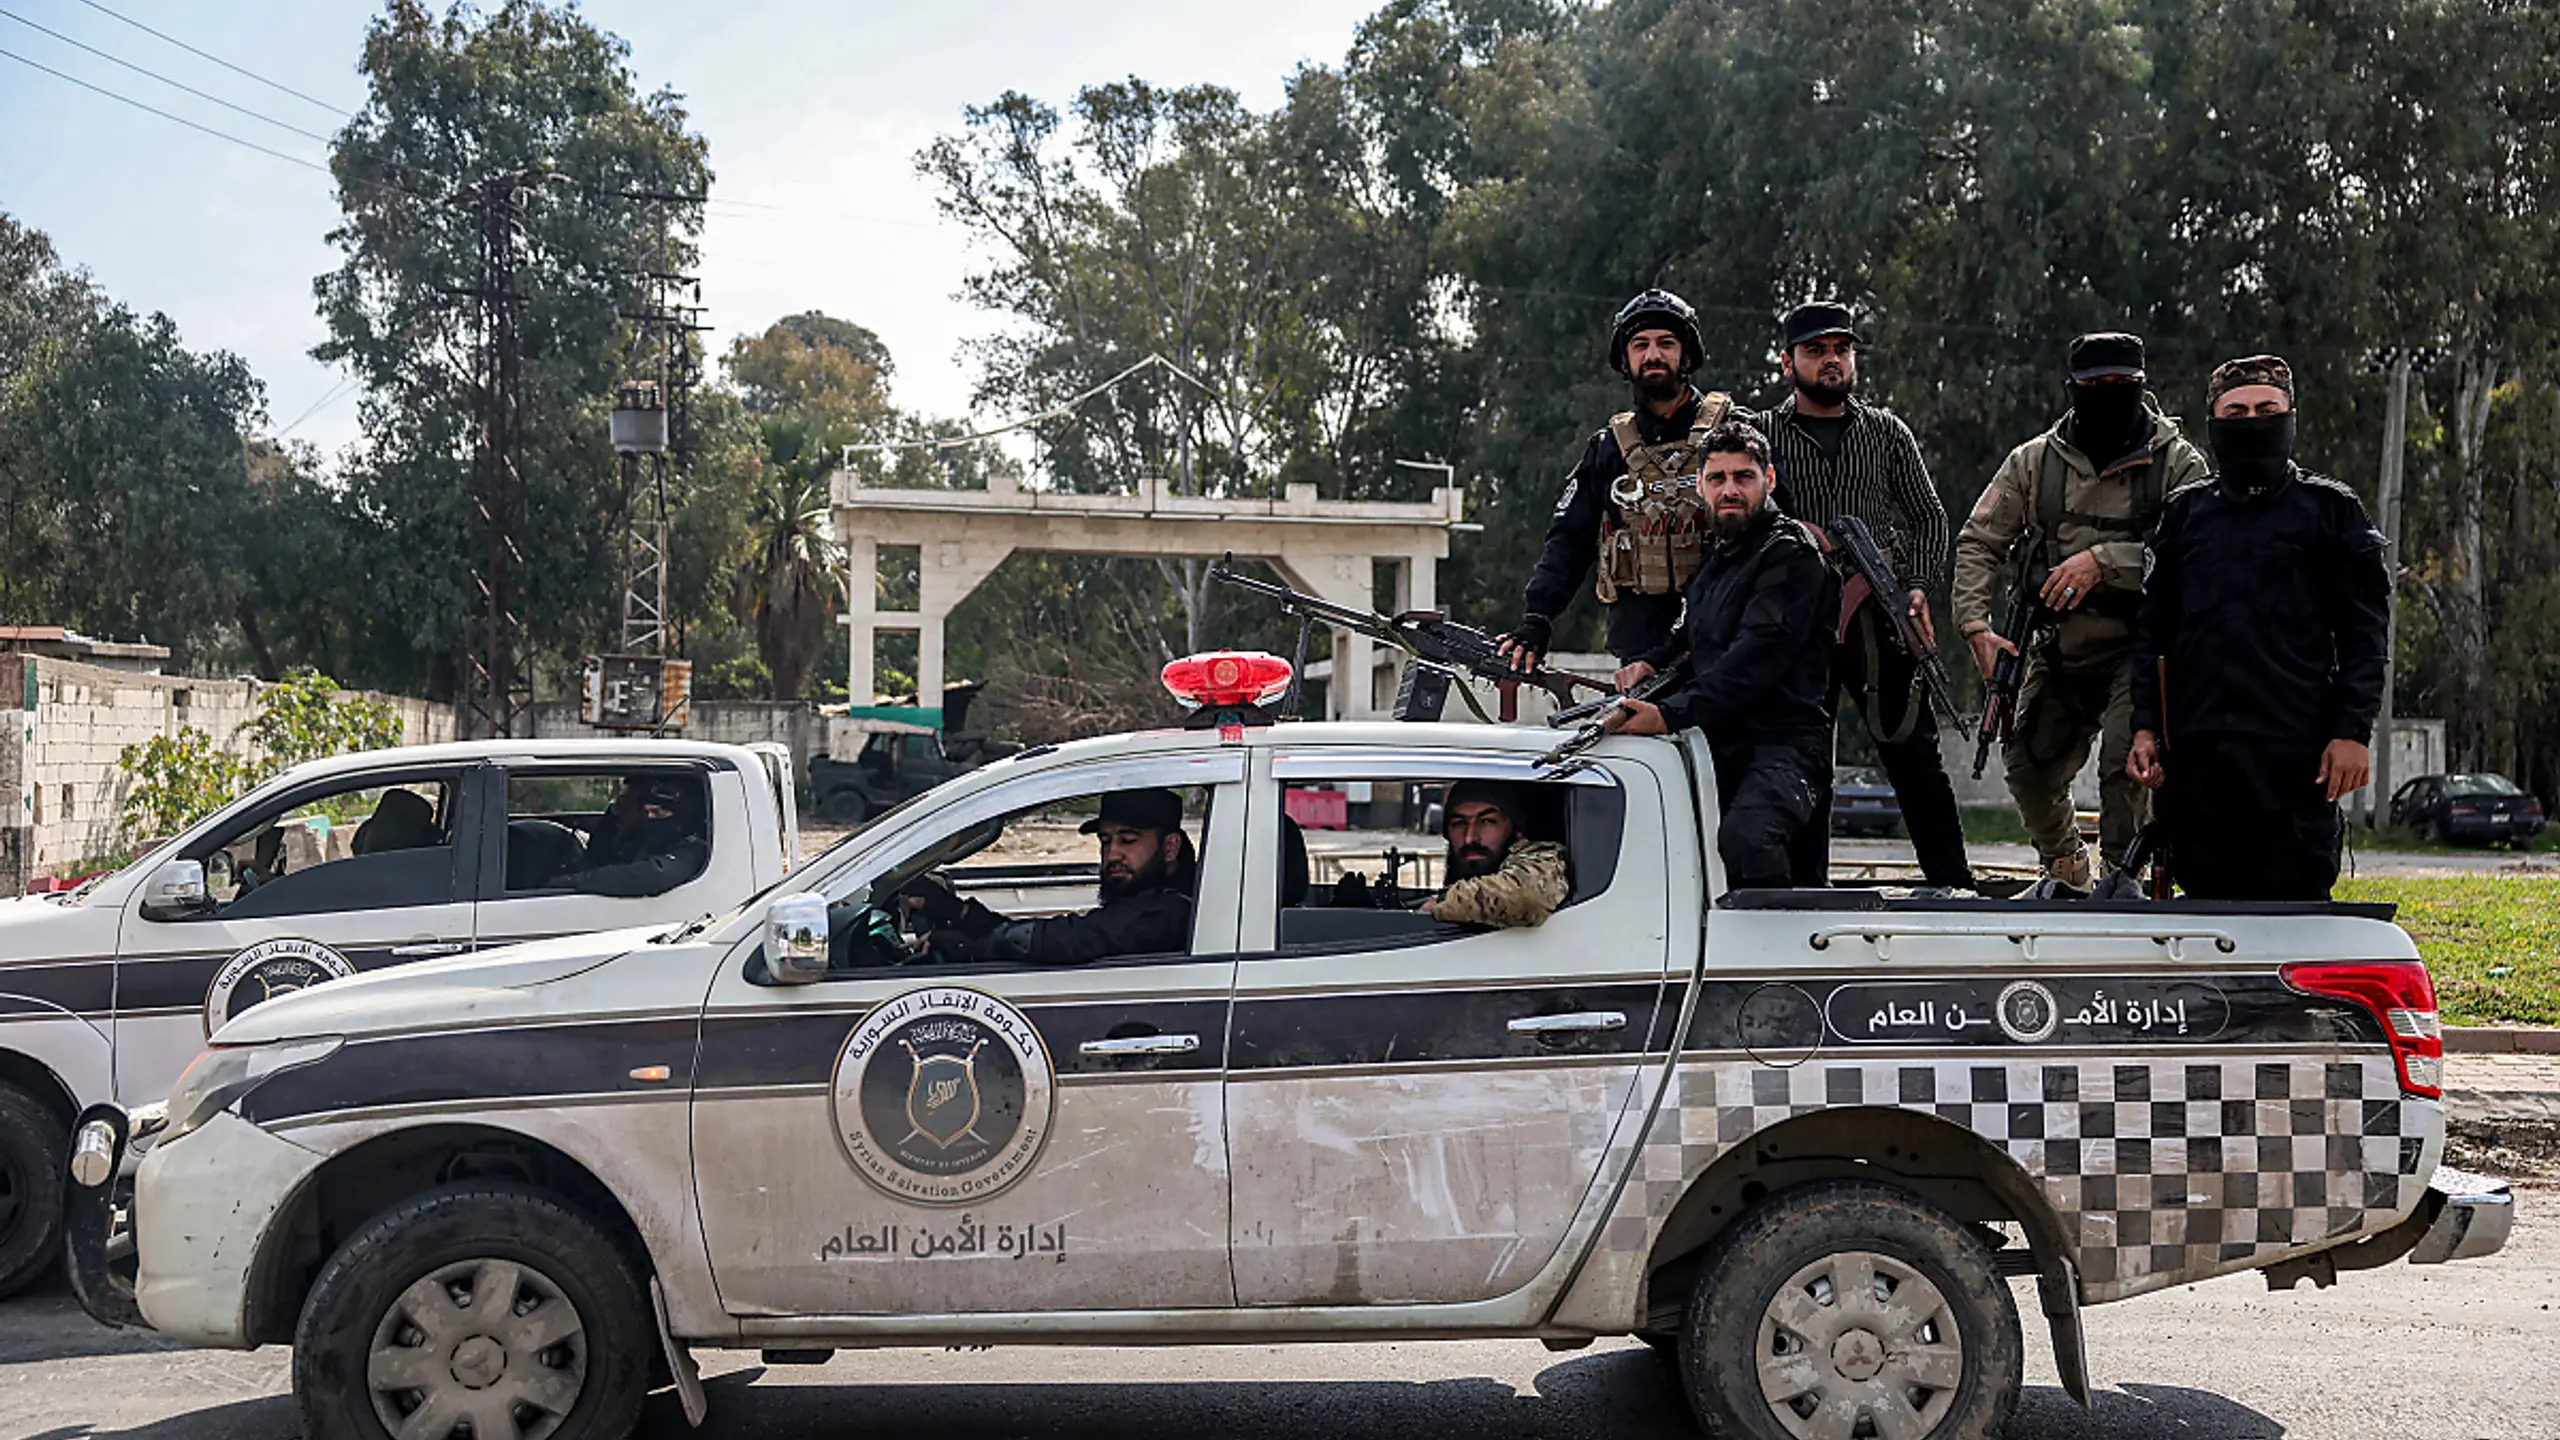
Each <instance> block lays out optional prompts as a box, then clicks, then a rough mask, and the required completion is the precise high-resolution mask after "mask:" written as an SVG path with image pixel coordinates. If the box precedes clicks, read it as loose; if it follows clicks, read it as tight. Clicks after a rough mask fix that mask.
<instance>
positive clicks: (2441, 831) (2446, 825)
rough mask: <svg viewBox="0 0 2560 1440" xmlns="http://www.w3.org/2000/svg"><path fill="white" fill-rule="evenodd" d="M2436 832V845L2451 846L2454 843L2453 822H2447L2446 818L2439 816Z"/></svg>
mask: <svg viewBox="0 0 2560 1440" xmlns="http://www.w3.org/2000/svg"><path fill="white" fill-rule="evenodd" d="M2435 832H2436V843H2437V844H2439V845H2450V844H2452V843H2453V822H2452V821H2450V820H2447V819H2445V818H2444V817H2442V816H2438V817H2436V823H2435Z"/></svg>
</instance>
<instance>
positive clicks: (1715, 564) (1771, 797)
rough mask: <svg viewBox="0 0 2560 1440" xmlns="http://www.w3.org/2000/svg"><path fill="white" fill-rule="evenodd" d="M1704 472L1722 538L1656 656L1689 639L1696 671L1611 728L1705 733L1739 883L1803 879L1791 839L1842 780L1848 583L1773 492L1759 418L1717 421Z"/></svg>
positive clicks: (1638, 704) (1816, 818) (1706, 442)
mask: <svg viewBox="0 0 2560 1440" xmlns="http://www.w3.org/2000/svg"><path fill="white" fill-rule="evenodd" d="M1701 449H1702V450H1703V451H1704V453H1705V469H1704V470H1703V471H1702V472H1701V474H1700V475H1699V479H1698V488H1699V492H1700V493H1701V494H1703V495H1704V496H1705V497H1706V499H1707V503H1708V505H1709V507H1710V511H1711V513H1712V514H1713V516H1714V530H1715V540H1714V543H1713V545H1712V546H1711V547H1710V548H1709V550H1708V552H1707V556H1706V560H1705V563H1704V564H1703V565H1701V566H1700V567H1699V570H1698V574H1697V578H1695V579H1693V580H1691V581H1690V582H1689V592H1688V596H1687V599H1686V603H1685V604H1684V606H1683V608H1682V612H1681V617H1680V618H1681V633H1680V634H1679V635H1678V636H1675V637H1673V638H1671V639H1668V640H1666V641H1664V642H1663V644H1662V646H1661V647H1660V648H1659V649H1657V650H1656V651H1655V653H1654V654H1653V655H1652V656H1650V657H1647V658H1648V660H1649V662H1650V663H1652V664H1654V665H1656V666H1660V665H1663V664H1667V663H1669V661H1670V659H1671V657H1672V656H1673V655H1674V654H1675V653H1677V651H1678V650H1679V649H1681V648H1685V649H1686V650H1687V651H1688V653H1689V660H1690V663H1691V666H1692V668H1693V670H1694V672H1695V673H1694V678H1693V679H1692V680H1691V681H1690V683H1689V685H1688V687H1687V688H1686V689H1684V690H1682V691H1680V692H1679V693H1677V694H1676V695H1674V696H1673V697H1672V698H1670V699H1668V700H1666V701H1664V702H1663V703H1661V704H1660V705H1652V704H1647V703H1646V702H1644V701H1641V700H1629V701H1627V702H1625V704H1624V706H1623V708H1622V709H1621V710H1620V711H1619V712H1618V713H1617V714H1615V715H1613V716H1612V717H1611V720H1610V728H1611V729H1612V730H1616V731H1621V732H1623V733H1625V734H1629V735H1667V734H1669V733H1671V732H1672V731H1674V730H1686V729H1690V728H1692V727H1694V728H1697V729H1700V730H1704V731H1705V732H1706V736H1707V745H1708V747H1709V749H1710V750H1711V751H1712V752H1713V753H1714V756H1715V766H1716V793H1717V794H1718V795H1720V796H1721V797H1722V798H1723V803H1724V816H1723V819H1722V821H1721V822H1720V823H1719V826H1718V829H1717V841H1716V845H1717V850H1718V852H1719V853H1720V854H1721V855H1723V857H1724V870H1725V879H1726V882H1727V883H1728V885H1729V886H1730V887H1731V888H1734V889H1753V888H1776V887H1783V886H1785V885H1787V884H1788V883H1789V882H1790V880H1791V879H1792V880H1793V881H1794V883H1797V884H1807V883H1810V884H1820V883H1822V882H1821V880H1820V879H1819V878H1815V879H1812V880H1807V879H1806V878H1805V877H1803V876H1796V875H1792V872H1791V858H1790V850H1791V848H1792V847H1793V846H1794V845H1795V843H1796V838H1797V836H1798V835H1799V834H1801V833H1802V831H1803V830H1804V828H1805V827H1806V826H1808V825H1821V824H1825V823H1827V821H1828V820H1829V816H1827V815H1824V814H1821V813H1819V812H1818V811H1817V810H1816V808H1815V796H1816V795H1817V794H1818V793H1820V792H1822V791H1824V790H1827V789H1828V788H1829V786H1830V783H1831V712H1830V711H1829V709H1828V708H1827V707H1826V704H1825V702H1826V700H1827V698H1828V692H1829V690H1830V685H1831V626H1832V622H1833V620H1834V619H1835V618H1836V617H1837V616H1838V614H1839V611H1840V581H1839V578H1838V577H1837V576H1835V575H1834V574H1832V572H1831V567H1830V566H1829V565H1828V564H1826V563H1825V562H1824V560H1823V558H1822V548H1821V546H1820V545H1819V544H1817V543H1816V542H1815V540H1814V538H1813V535H1812V533H1811V532H1810V531H1808V530H1807V529H1806V528H1805V526H1804V525H1802V524H1801V523H1799V522H1797V521H1794V520H1790V519H1788V518H1787V517H1786V516H1785V515H1784V514H1781V513H1780V512H1779V510H1778V506H1777V502H1776V500H1775V499H1774V498H1773V496H1772V495H1771V493H1770V492H1771V491H1772V490H1773V489H1774V488H1775V484H1776V482H1775V480H1774V478H1773V477H1772V476H1771V473H1770V470H1769V444H1768V441H1766V440H1764V439H1762V438H1761V436H1760V432H1758V431H1757V430H1754V429H1752V428H1751V427H1750V426H1748V425H1742V424H1726V425H1721V426H1718V427H1717V428H1716V429H1714V430H1712V431H1709V432H1708V433H1707V435H1706V436H1705V437H1704V439H1703V441H1702V444H1701Z"/></svg>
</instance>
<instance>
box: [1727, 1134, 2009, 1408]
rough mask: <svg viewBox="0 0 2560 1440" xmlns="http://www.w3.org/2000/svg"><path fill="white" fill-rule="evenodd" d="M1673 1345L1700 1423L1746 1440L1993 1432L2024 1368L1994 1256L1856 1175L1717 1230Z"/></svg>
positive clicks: (1783, 1198) (1947, 1222) (1789, 1195)
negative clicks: (1677, 1342) (1855, 1178)
mask: <svg viewBox="0 0 2560 1440" xmlns="http://www.w3.org/2000/svg"><path fill="white" fill-rule="evenodd" d="M1680 1342H1681V1346H1680V1348H1681V1366H1680V1368H1681V1380H1682V1383H1683V1386H1684V1388H1686V1390H1687V1391H1688V1394H1689V1405H1690V1408H1691V1409H1692V1410H1693V1411H1694V1412H1696V1415H1697V1417H1698V1423H1699V1424H1700V1425H1702V1426H1704V1427H1705V1429H1706V1431H1707V1433H1708V1434H1709V1435H1713V1436H1720V1437H1723V1436H1731V1437H1750V1440H1868V1437H1874V1440H1953V1437H1959V1436H1966V1437H1969V1436H1977V1435H1995V1434H1998V1433H1999V1430H2000V1427H2001V1425H2002V1424H2003V1423H2004V1422H2005V1421H2006V1420H2007V1419H2008V1416H2009V1412H2010V1410H2011V1409H2012V1408H2013V1407H2015V1406H2016V1404H2017V1402H2018V1390H2019V1386H2020V1383H2021V1380H2022V1378H2023V1371H2024V1363H2025V1362H2024V1347H2023V1345H2022V1343H2021V1341H2020V1339H2019V1333H2018V1308H2017V1303H2016V1301H2015V1299H2014V1298H2013V1297H2012V1296H2011V1295H2010V1293H2009V1287H2008V1285H2007V1283H2006V1282H2004V1281H2002V1280H2001V1278H2000V1275H1999V1272H1998V1270H1997V1269H1996V1267H1995V1266H1994V1264H1993V1262H1992V1258H1991V1253H1990V1251H1988V1250H1986V1249H1984V1248H1983V1245H1982V1242H1981V1241H1980V1240H1977V1239H1975V1238H1974V1237H1973V1236H1972V1235H1971V1234H1969V1233H1967V1232H1966V1230H1965V1229H1964V1227H1963V1226H1961V1225H1959V1224H1958V1223H1957V1222H1956V1221H1954V1220H1952V1219H1950V1218H1949V1217H1947V1216H1946V1215H1944V1214H1942V1213H1940V1212H1939V1211H1937V1210H1936V1209H1933V1208H1931V1207H1930V1206H1928V1205H1926V1204H1923V1203H1922V1202H1921V1201H1919V1200H1918V1199H1915V1198H1914V1197H1912V1196H1910V1195H1908V1194H1905V1193H1904V1192H1902V1191H1899V1190H1895V1189H1892V1188H1890V1187H1887V1186H1882V1185H1873V1184H1867V1183H1865V1182H1843V1183H1835V1184H1823V1185H1813V1186H1806V1187H1804V1188H1802V1189H1799V1190H1793V1191H1788V1192H1786V1193H1783V1194H1780V1195H1778V1196H1776V1197H1775V1198H1773V1199H1771V1200H1770V1201H1768V1202H1767V1203H1766V1204H1764V1205H1762V1206H1761V1207H1760V1208H1759V1209H1757V1210H1755V1211H1754V1212H1753V1213H1752V1214H1750V1215H1749V1216H1746V1217H1745V1218H1744V1219H1743V1220H1742V1222H1741V1223H1739V1224H1737V1225H1736V1226H1735V1227H1734V1228H1733V1229H1732V1230H1730V1231H1728V1232H1726V1234H1725V1235H1724V1236H1723V1237H1721V1238H1720V1239H1719V1240H1718V1241H1717V1242H1716V1246H1715V1249H1714V1251H1713V1253H1712V1254H1710V1256H1709V1257H1708V1260H1707V1263H1706V1265H1705V1266H1704V1267H1702V1268H1701V1270H1700V1272H1699V1276H1698V1283H1697V1287H1696V1289H1695V1290H1694V1291H1693V1292H1692V1293H1691V1297H1690V1301H1689V1310H1688V1315H1687V1318H1686V1320H1685V1321H1684V1323H1683V1324H1682V1326H1681V1331H1680Z"/></svg>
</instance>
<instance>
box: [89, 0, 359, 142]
mask: <svg viewBox="0 0 2560 1440" xmlns="http://www.w3.org/2000/svg"><path fill="white" fill-rule="evenodd" d="M80 3H81V4H83V5H86V6H88V7H89V8H90V9H92V10H95V11H97V12H98V13H99V14H101V15H104V16H107V17H108V18H110V19H115V20H121V21H123V22H124V23H125V24H127V25H130V26H132V27H133V28H134V29H136V30H139V31H141V32H142V33H143V34H145V35H150V36H153V37H155V38H158V39H161V40H165V41H167V42H168V43H170V44H172V45H175V46H177V47H178V48H179V49H181V50H184V51H186V52H187V53H188V54H190V55H193V56H195V57H197V58H198V59H201V60H210V61H212V62H213V63H214V64H216V65H219V66H221V67H222V68H223V69H225V70H228V71H230V72H232V73H233V74H235V75H246V76H248V77H249V78H250V79H252V80H255V81H257V82H258V83H259V84H261V85H264V86H266V87H267V88H268V89H270V90H279V91H282V92H283V93H285V94H287V95H290V96H292V97H293V98H294V99H296V100H301V101H306V102H308V103H310V104H313V105H317V106H319V107H320V108H321V109H323V110H326V111H328V112H329V113H330V114H332V115H337V116H340V117H343V118H346V119H350V120H351V119H354V118H355V115H354V112H353V111H348V110H341V109H339V108H338V107H337V106H335V105H332V104H330V103H329V102H328V101H326V100H322V99H319V98H317V97H316V96H311V95H305V94H303V93H302V92H301V91H299V90H296V89H294V88H293V87H292V86H290V85H279V84H277V83H276V82H275V81H273V80H270V79H268V78H267V77H266V76H264V75H261V74H259V73H258V72H257V71H255V70H243V69H241V68H240V67H239V66H237V65H234V64H232V63H231V62H230V61H228V60H225V59H223V58H222V57H221V56H219V55H211V54H207V53H206V52H204V51H202V50H199V49H197V48H196V47H194V46H193V45H190V44H188V43H187V42H186V41H184V40H181V39H179V38H178V37H177V36H175V35H169V34H164V33H162V32H161V31H158V30H154V29H152V28H151V27H150V26H148V25H145V24H143V23H142V22H141V21H139V20H136V19H134V18H133V17H132V16H130V15H121V14H118V13H117V12H115V11H113V10H110V9H108V8H107V7H106V6H104V5H101V4H99V3H98V0H80Z"/></svg>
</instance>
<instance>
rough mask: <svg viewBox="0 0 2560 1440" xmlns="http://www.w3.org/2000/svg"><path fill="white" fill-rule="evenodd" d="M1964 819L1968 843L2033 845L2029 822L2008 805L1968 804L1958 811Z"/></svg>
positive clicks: (1965, 836) (1966, 841) (1965, 835)
mask: <svg viewBox="0 0 2560 1440" xmlns="http://www.w3.org/2000/svg"><path fill="white" fill-rule="evenodd" d="M1956 813H1957V814H1958V815H1959V816H1961V817H1962V818H1963V821H1964V838H1965V843H1966V844H1968V845H2031V844H2034V843H2035V842H2034V841H2032V840H2030V839H2028V838H2027V823H2026V822H2025V821H2023V820H2021V819H2019V818H2018V812H2017V811H2016V810H2014V809H2012V808H2010V807H2009V806H2006V805H1966V806H1963V807H1961V808H1959V809H1958V810H1957V812H1956Z"/></svg>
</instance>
